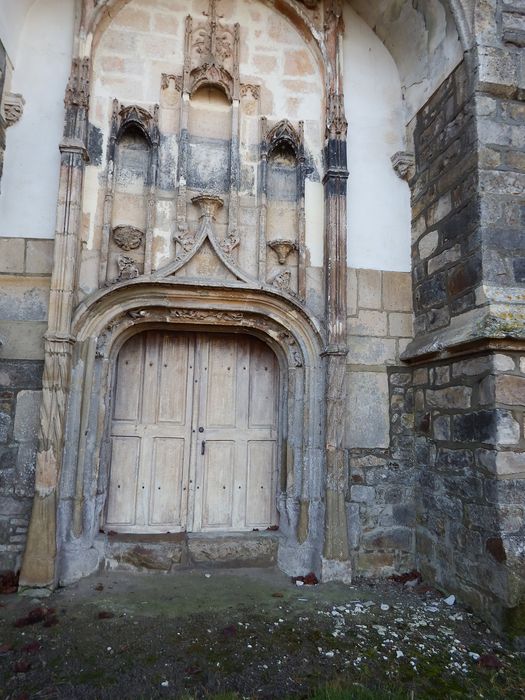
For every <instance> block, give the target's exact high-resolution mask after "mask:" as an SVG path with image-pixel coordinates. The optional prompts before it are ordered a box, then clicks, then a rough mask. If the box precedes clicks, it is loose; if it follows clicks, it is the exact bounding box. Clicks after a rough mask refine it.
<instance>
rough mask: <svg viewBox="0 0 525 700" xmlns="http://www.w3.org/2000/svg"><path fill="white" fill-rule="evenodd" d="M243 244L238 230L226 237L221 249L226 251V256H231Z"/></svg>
mask: <svg viewBox="0 0 525 700" xmlns="http://www.w3.org/2000/svg"><path fill="white" fill-rule="evenodd" d="M240 242H241V239H240V237H239V235H238V234H237V231H236V230H232V231H230V233H229V234H228V235H227V236H226V238H225V239H224V240H223V241H221V244H220V245H221V248H222V250H224V252H225V253H226V255H231V254H232V253H233V251H234V250H235V248H237V246H238V245H239V243H240Z"/></svg>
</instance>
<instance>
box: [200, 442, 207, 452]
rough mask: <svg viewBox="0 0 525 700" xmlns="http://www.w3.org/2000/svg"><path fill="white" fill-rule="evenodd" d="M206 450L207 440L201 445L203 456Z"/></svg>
mask: <svg viewBox="0 0 525 700" xmlns="http://www.w3.org/2000/svg"><path fill="white" fill-rule="evenodd" d="M205 449H206V440H203V441H202V443H201V455H203V454H204V450H205Z"/></svg>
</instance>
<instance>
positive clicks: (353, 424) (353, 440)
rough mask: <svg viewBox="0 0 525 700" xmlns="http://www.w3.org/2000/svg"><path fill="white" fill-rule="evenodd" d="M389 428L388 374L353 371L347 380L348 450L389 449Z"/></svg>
mask: <svg viewBox="0 0 525 700" xmlns="http://www.w3.org/2000/svg"><path fill="white" fill-rule="evenodd" d="M364 397H367V398H366V401H365V400H364ZM389 427H390V426H389V416H388V380H387V376H386V374H385V373H383V372H351V373H350V374H349V378H348V417H347V436H348V437H347V439H348V445H349V447H351V448H354V447H388V445H389V442H390V434H389Z"/></svg>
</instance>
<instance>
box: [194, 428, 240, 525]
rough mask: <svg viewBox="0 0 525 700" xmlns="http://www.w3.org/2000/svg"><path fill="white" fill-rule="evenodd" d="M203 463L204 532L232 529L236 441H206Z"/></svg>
mask: <svg viewBox="0 0 525 700" xmlns="http://www.w3.org/2000/svg"><path fill="white" fill-rule="evenodd" d="M204 456H205V460H204V473H203V486H202V488H201V489H199V490H203V492H204V493H203V504H202V506H203V507H202V529H203V530H206V529H215V530H217V529H228V528H230V527H231V526H232V500H233V486H234V484H233V467H234V464H235V458H234V456H235V442H234V441H233V440H230V441H225V440H209V441H208V440H207V441H206V452H205V455H204Z"/></svg>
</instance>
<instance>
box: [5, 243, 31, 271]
mask: <svg viewBox="0 0 525 700" xmlns="http://www.w3.org/2000/svg"><path fill="white" fill-rule="evenodd" d="M24 259H25V239H24V238H0V273H2V272H4V273H6V272H7V273H9V272H12V273H17V272H20V273H21V272H23V271H24Z"/></svg>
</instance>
